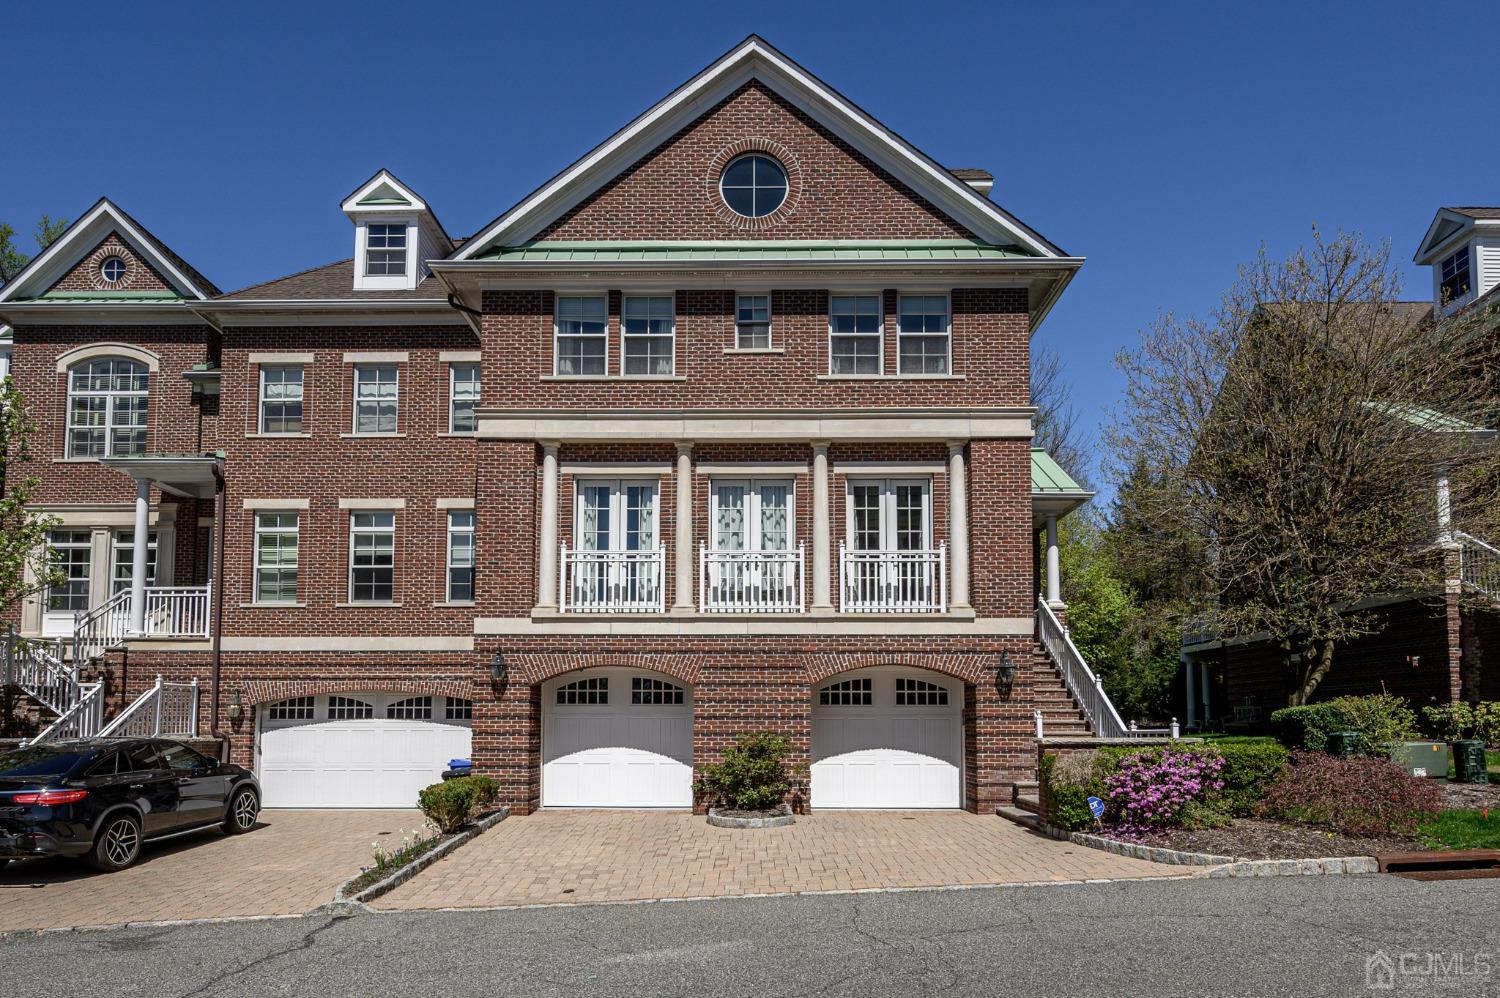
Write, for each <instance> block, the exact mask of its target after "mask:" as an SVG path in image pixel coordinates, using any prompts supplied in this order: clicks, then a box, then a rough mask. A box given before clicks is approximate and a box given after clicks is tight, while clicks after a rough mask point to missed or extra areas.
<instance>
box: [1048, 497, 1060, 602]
mask: <svg viewBox="0 0 1500 998" xmlns="http://www.w3.org/2000/svg"><path fill="white" fill-rule="evenodd" d="M1061 575H1062V563H1061V561H1060V559H1059V556H1058V553H1057V517H1056V516H1049V517H1047V605H1048V606H1050V607H1052V608H1053V609H1057V608H1059V607H1061V606H1062V605H1063V601H1062V578H1061Z"/></svg>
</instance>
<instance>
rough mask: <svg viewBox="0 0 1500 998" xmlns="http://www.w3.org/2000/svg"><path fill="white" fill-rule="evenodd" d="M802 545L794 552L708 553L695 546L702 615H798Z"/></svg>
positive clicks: (800, 599) (703, 548)
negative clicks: (696, 548)
mask: <svg viewBox="0 0 1500 998" xmlns="http://www.w3.org/2000/svg"><path fill="white" fill-rule="evenodd" d="M804 560H805V559H804V556H803V549H802V545H800V544H799V545H797V549H796V550H795V551H710V550H708V545H706V544H702V543H700V544H699V545H698V608H699V609H700V610H702V611H703V612H704V613H801V612H802V566H803V563H804Z"/></svg>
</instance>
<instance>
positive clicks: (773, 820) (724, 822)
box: [708, 807, 797, 828]
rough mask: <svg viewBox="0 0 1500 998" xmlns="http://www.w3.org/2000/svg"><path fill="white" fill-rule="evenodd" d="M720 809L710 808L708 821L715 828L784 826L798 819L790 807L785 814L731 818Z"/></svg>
mask: <svg viewBox="0 0 1500 998" xmlns="http://www.w3.org/2000/svg"><path fill="white" fill-rule="evenodd" d="M718 810H719V809H718V808H716V807H711V808H709V809H708V823H709V824H710V825H713V826H714V827H715V828H782V827H785V826H786V825H791V824H795V823H796V821H797V816H796V815H795V814H793V813H792V812H791V810H790V809H788V810H787V811H786V813H785V814H772V815H767V816H766V817H764V818H731V817H730V816H728V815H725V814H719V813H718Z"/></svg>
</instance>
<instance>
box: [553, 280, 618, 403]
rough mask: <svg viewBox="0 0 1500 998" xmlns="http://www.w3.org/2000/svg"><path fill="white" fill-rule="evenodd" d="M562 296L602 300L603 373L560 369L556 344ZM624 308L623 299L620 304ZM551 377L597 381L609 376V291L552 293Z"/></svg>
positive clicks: (560, 355) (559, 356)
mask: <svg viewBox="0 0 1500 998" xmlns="http://www.w3.org/2000/svg"><path fill="white" fill-rule="evenodd" d="M564 298H600V299H603V301H604V373H603V374H563V373H562V371H561V370H560V368H561V363H560V362H561V360H562V354H560V353H559V352H558V349H557V348H558V344H559V342H560V341H561V339H562V330H561V328H560V327H561V321H560V320H559V317H558V314H557V313H558V307H559V306H560V304H561V303H562V300H563V299H564ZM620 307H621V308H622V309H623V308H624V304H623V301H622V303H621V306H620ZM550 377H552V378H559V379H562V380H565V381H571V380H573V379H577V380H579V381H585V380H587V381H599V380H602V379H604V378H608V377H610V373H609V292H608V291H569V292H568V293H566V294H561V293H559V294H554V295H553V296H552V374H551V375H550Z"/></svg>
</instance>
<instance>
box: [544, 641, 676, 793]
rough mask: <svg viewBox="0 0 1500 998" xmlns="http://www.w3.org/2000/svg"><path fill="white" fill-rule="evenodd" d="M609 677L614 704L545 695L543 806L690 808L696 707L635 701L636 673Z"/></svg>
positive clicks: (612, 673) (548, 692)
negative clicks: (632, 692) (633, 683)
mask: <svg viewBox="0 0 1500 998" xmlns="http://www.w3.org/2000/svg"><path fill="white" fill-rule="evenodd" d="M596 675H598V674H596ZM607 675H608V678H609V702H608V703H602V704H558V703H556V700H555V695H556V694H555V690H554V689H548V690H546V691H544V694H543V709H542V804H543V806H545V807H691V806H692V801H693V798H692V757H693V713H692V704H691V702H690V701H688V700H687V699H686V698H684V703H682V704H669V705H648V704H633V703H631V702H630V689H631V684H630V678H631V676H632V673H631V672H629V671H628V670H619V671H610V672H609V673H608V674H607ZM574 679H576V677H574ZM569 681H573V680H572V679H570V680H569Z"/></svg>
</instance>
